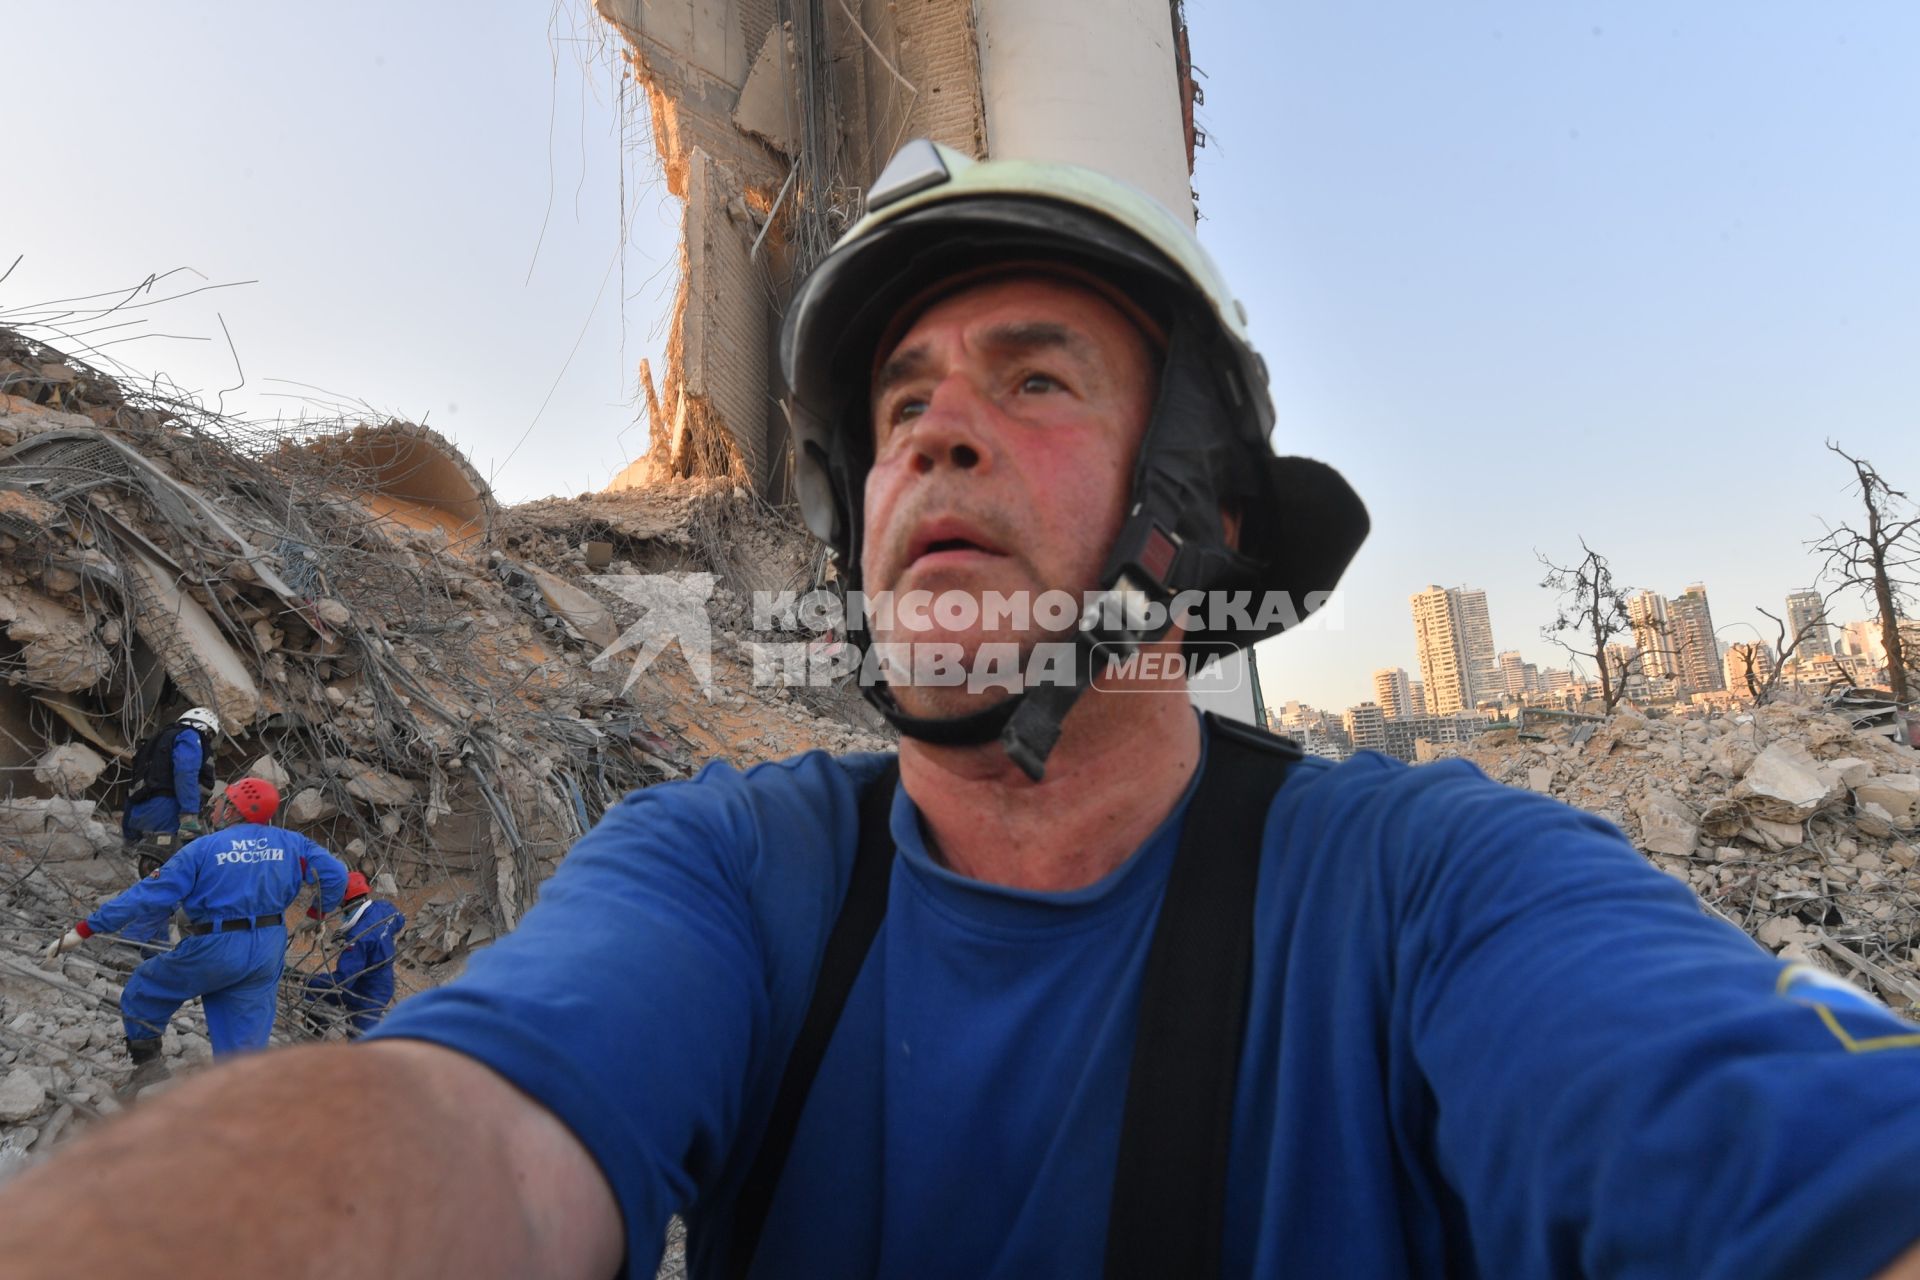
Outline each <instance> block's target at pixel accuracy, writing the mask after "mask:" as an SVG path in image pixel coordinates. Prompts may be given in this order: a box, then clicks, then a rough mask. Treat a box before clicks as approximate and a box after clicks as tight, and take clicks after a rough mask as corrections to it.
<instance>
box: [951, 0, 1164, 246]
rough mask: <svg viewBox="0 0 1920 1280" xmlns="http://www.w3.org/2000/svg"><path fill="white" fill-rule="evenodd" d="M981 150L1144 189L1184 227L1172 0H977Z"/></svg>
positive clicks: (994, 155) (1000, 157)
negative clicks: (983, 125)
mask: <svg viewBox="0 0 1920 1280" xmlns="http://www.w3.org/2000/svg"><path fill="white" fill-rule="evenodd" d="M976 13H977V15H978V24H977V29H978V32H979V40H980V96H981V99H982V101H983V103H984V105H985V107H986V117H987V154H988V155H990V156H993V157H995V158H998V159H1019V160H1060V161H1068V162H1071V163H1074V164H1081V165H1085V166H1087V167H1088V168H1091V169H1098V170H1100V171H1101V172H1103V173H1108V174H1111V175H1112V176H1114V177H1116V178H1121V179H1124V180H1126V181H1127V182H1131V183H1132V184H1133V185H1134V186H1136V187H1139V188H1140V189H1141V190H1142V191H1145V192H1146V193H1147V194H1148V195H1150V196H1152V197H1153V198H1154V199H1156V200H1158V201H1159V202H1160V203H1161V204H1163V205H1165V206H1166V207H1167V208H1168V209H1171V210H1172V211H1173V212H1174V213H1175V214H1176V215H1178V216H1179V217H1180V219H1181V220H1182V221H1184V222H1186V223H1187V224H1188V225H1189V226H1191V225H1192V224H1193V200H1192V197H1191V196H1190V195H1189V194H1188V191H1189V184H1188V181H1187V142H1186V135H1185V132H1184V130H1183V128H1182V125H1181V122H1180V98H1179V90H1178V87H1177V86H1176V84H1175V80H1174V45H1173V8H1172V5H1171V4H1170V3H1169V2H1168V0H1045V2H1044V3H1041V2H1039V0H976Z"/></svg>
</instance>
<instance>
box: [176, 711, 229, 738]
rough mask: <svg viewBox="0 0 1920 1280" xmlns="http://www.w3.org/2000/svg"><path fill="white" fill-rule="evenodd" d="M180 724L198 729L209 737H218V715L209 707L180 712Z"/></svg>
mask: <svg viewBox="0 0 1920 1280" xmlns="http://www.w3.org/2000/svg"><path fill="white" fill-rule="evenodd" d="M180 723H181V724H184V725H187V726H188V727H190V728H194V729H198V730H199V731H200V732H202V733H204V734H206V735H208V736H209V737H219V736H220V715H219V713H218V712H216V711H214V710H213V708H211V707H195V708H193V709H192V710H191V711H184V712H182V713H181V715H180Z"/></svg>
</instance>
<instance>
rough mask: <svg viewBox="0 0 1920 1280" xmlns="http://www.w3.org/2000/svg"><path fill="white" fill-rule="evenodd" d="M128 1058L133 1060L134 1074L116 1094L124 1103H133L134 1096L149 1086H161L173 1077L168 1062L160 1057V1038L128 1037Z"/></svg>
mask: <svg viewBox="0 0 1920 1280" xmlns="http://www.w3.org/2000/svg"><path fill="white" fill-rule="evenodd" d="M127 1056H128V1057H129V1058H132V1059H133V1074H132V1075H130V1076H128V1077H127V1082H126V1083H125V1084H123V1085H121V1086H120V1088H119V1089H118V1090H116V1091H115V1093H114V1096H115V1097H117V1098H119V1099H120V1100H121V1101H122V1102H129V1101H132V1099H133V1097H134V1095H136V1094H138V1093H139V1092H140V1091H141V1090H142V1089H144V1088H146V1087H147V1086H148V1085H151V1084H159V1083H160V1082H161V1081H162V1080H166V1079H168V1078H170V1077H171V1076H172V1075H173V1072H171V1071H169V1070H167V1064H166V1060H165V1059H163V1058H162V1057H161V1056H160V1037H159V1036H155V1037H153V1039H151V1040H135V1039H134V1038H133V1037H131V1036H129V1037H127Z"/></svg>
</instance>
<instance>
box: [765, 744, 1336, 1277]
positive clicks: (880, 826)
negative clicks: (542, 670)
mask: <svg viewBox="0 0 1920 1280" xmlns="http://www.w3.org/2000/svg"><path fill="white" fill-rule="evenodd" d="M1206 726H1207V737H1208V745H1207V753H1208V755H1207V768H1206V773H1205V774H1204V775H1203V776H1202V777H1201V779H1200V785H1199V789H1198V791H1197V792H1196V793H1195V795H1194V797H1193V801H1192V803H1191V804H1189V805H1188V807H1187V819H1186V830H1185V832H1184V834H1183V835H1182V837H1181V840H1180V848H1179V850H1178V852H1177V854H1176V856H1175V858H1174V863H1173V868H1172V871H1171V872H1170V874H1169V875H1168V878H1167V888H1166V896H1165V898H1164V899H1163V901H1162V904H1161V907H1160V918H1159V922H1158V923H1157V924H1156V925H1155V926H1154V933H1153V939H1152V941H1151V943H1150V944H1149V946H1148V951H1147V962H1146V973H1145V975H1144V977H1143V979H1142V985H1141V991H1140V1016H1139V1030H1138V1032H1137V1034H1136V1036H1135V1039H1134V1046H1133V1061H1132V1065H1131V1067H1130V1069H1129V1073H1128V1078H1127V1097H1126V1104H1125V1111H1124V1118H1123V1120H1122V1123H1121V1130H1120V1155H1119V1160H1118V1163H1117V1166H1116V1168H1115V1170H1114V1182H1113V1199H1112V1204H1111V1208H1110V1210H1109V1217H1108V1223H1107V1256H1106V1275H1107V1277H1108V1278H1109V1280H1133V1278H1134V1277H1146V1276H1152V1277H1155V1280H1165V1277H1167V1276H1196V1277H1211V1276H1217V1275H1219V1273H1220V1261H1221V1233H1222V1227H1223V1225H1224V1218H1225V1212H1224V1206H1225V1199H1226V1185H1227V1156H1228V1152H1229V1149H1230V1147H1231V1143H1232V1137H1233V1098H1234V1085H1235V1081H1236V1079H1237V1077H1238V1075H1239V1066H1240V1047H1241V1043H1242V1040H1243V1039H1244V1037H1245V1032H1246V1018H1247V996H1248V988H1249V986H1250V984H1251V981H1252V976H1253V902H1254V888H1255V884H1256V882H1257V880H1258V878H1259V874H1260V851H1261V832H1262V830H1263V828H1264V826H1265V823H1266V817H1267V809H1268V807H1269V806H1270V805H1271V803H1272V799H1273V796H1274V793H1275V792H1276V791H1278V790H1279V788H1280V783H1281V782H1282V781H1283V780H1284V778H1285V776H1286V769H1287V766H1288V765H1289V764H1291V763H1292V762H1293V761H1294V760H1297V759H1299V756H1300V752H1299V749H1298V748H1297V747H1295V746H1294V745H1293V744H1292V743H1290V742H1286V741H1285V740H1283V739H1279V738H1275V737H1272V736H1270V735H1268V734H1265V733H1262V732H1260V731H1259V730H1257V729H1251V728H1248V727H1246V726H1244V725H1240V724H1237V723H1235V722H1233V721H1230V720H1221V719H1219V718H1217V717H1215V716H1213V715H1211V714H1209V715H1208V716H1207V717H1206ZM898 782H899V766H898V765H897V764H895V765H890V766H888V768H887V769H886V771H885V772H883V773H882V774H881V775H880V776H879V777H878V778H876V779H875V780H874V781H873V782H872V783H870V784H869V785H868V787H867V789H866V791H865V792H863V793H862V795H861V797H860V844H859V848H858V850H857V852H856V853H855V854H854V860H853V876H852V880H851V882H850V883H849V885H848V886H847V896H846V899H845V901H844V902H843V903H842V904H841V908H840V914H839V916H838V918H837V919H835V921H834V924H833V932H832V933H831V934H830V935H829V936H828V939H827V948H826V952H825V954H824V956H823V957H822V960H821V965H820V977H819V980H818V981H817V982H816V983H815V985H814V989H813V1002H812V1003H811V1004H810V1005H809V1006H808V1007H807V1015H806V1019H805V1020H804V1021H803V1022H802V1023H801V1027H800V1036H799V1038H798V1039H797V1040H796V1041H795V1042H794V1046H793V1052H792V1054H791V1055H790V1056H789V1057H788V1059H787V1069H786V1074H785V1075H783V1076H782V1077H781V1080H780V1089H779V1092H778V1093H777V1094H776V1095H775V1098H774V1104H773V1114H772V1116H771V1118H770V1119H769V1120H768V1122H767V1132H766V1137H765V1138H764V1139H762V1141H761V1144H760V1152H759V1154H758V1156H756V1157H755V1159H754V1163H753V1168H752V1169H751V1170H750V1171H749V1172H748V1174H747V1179H746V1182H745V1183H744V1184H742V1186H741V1190H740V1196H739V1199H738V1201H737V1202H736V1204H735V1208H734V1219H733V1239H732V1247H731V1249H730V1250H729V1270H730V1274H731V1275H733V1276H734V1277H736V1278H743V1277H745V1276H746V1275H747V1273H748V1271H749V1269H750V1268H751V1266H752V1264H753V1256H754V1252H755V1250H756V1248H757V1247H758V1245H759V1243H760V1233H761V1230H762V1229H763V1228H764V1227H765V1225H766V1220H767V1212H768V1210H769V1209H770V1208H771V1207H772V1204H773V1193H774V1189H775V1188H776V1187H777V1186H778V1185H779V1182H780V1173H781V1170H782V1168H783V1167H784V1166H785V1164H786V1161H787V1153H788V1150H789V1149H790V1148H791V1147H792V1145H793V1137H794V1134H795V1132H796V1131H797V1130H798V1129H799V1127H800V1113H801V1110H802V1109H803V1108H804V1107H805V1106H806V1101H807V1094H808V1092H809V1091H810V1090H811V1089H812V1087H813V1079H814V1076H815V1074H816V1073H817V1072H818V1071H819V1069H820V1060H821V1059H822V1058H823V1057H824V1056H825V1055H826V1051H827V1043H828V1041H830V1040H831V1039H832V1038H833V1031H834V1027H835V1026H836V1025H837V1024H838V1022H839V1020H840V1013H841V1010H842V1009H844V1008H845V1007H846V1003H847V996H848V994H849V993H850V992H851V991H852V990H853V984H854V980H855V979H856V978H857V977H859V974H860V969H861V966H862V965H863V964H864V963H865V962H866V956H867V952H868V951H869V950H870V949H871V948H872V945H873V939H874V936H875V934H877V933H878V932H879V928H880V921H881V919H882V918H883V917H884V916H885V915H886V912H887V884H888V880H889V877H890V876H891V874H892V870H893V855H894V846H893V836H892V834H891V832H890V831H889V830H888V817H889V814H890V813H891V811H892V808H893V793H894V789H895V787H896V786H897V784H898Z"/></svg>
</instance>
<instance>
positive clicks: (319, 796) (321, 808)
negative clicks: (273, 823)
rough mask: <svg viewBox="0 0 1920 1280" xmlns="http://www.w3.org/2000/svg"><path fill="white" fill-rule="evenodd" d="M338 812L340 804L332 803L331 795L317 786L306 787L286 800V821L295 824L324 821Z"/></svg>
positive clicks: (301, 824) (303, 824)
mask: <svg viewBox="0 0 1920 1280" xmlns="http://www.w3.org/2000/svg"><path fill="white" fill-rule="evenodd" d="M339 813H340V806H339V805H338V804H335V803H334V801H333V797H331V796H329V795H328V794H327V793H326V792H324V791H321V790H320V789H319V788H318V787H307V788H305V789H304V790H302V791H299V792H296V793H295V794H294V797H293V799H291V800H289V801H287V821H288V822H291V823H293V824H294V825H295V826H305V825H306V824H308V823H311V822H325V821H326V820H327V819H328V818H332V817H336V816H338V815H339Z"/></svg>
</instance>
